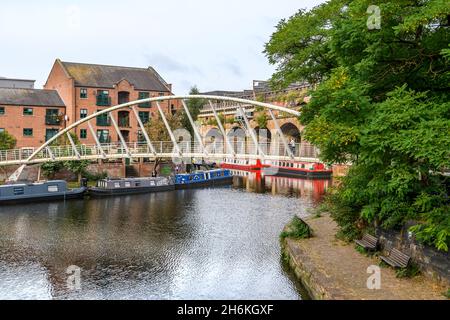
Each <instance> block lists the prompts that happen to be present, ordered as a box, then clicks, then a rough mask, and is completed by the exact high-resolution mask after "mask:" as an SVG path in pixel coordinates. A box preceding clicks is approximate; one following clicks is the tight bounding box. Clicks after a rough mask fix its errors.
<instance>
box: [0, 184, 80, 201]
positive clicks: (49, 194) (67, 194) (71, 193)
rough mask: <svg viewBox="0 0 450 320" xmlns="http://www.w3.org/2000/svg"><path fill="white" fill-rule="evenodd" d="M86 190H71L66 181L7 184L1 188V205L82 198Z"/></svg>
mask: <svg viewBox="0 0 450 320" xmlns="http://www.w3.org/2000/svg"><path fill="white" fill-rule="evenodd" d="M86 189H87V188H86V186H81V187H79V188H74V189H69V188H67V182H66V181H64V180H50V181H42V182H41V181H38V182H30V183H23V182H22V183H21V182H19V183H14V184H5V185H2V186H0V204H15V203H24V202H37V201H49V200H67V199H75V198H82V197H83V195H84V192H85V191H86Z"/></svg>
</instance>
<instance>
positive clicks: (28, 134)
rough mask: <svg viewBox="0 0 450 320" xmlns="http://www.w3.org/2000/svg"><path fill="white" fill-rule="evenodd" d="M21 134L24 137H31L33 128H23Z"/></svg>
mask: <svg viewBox="0 0 450 320" xmlns="http://www.w3.org/2000/svg"><path fill="white" fill-rule="evenodd" d="M23 135H24V136H25V137H32V136H33V129H31V128H24V129H23Z"/></svg>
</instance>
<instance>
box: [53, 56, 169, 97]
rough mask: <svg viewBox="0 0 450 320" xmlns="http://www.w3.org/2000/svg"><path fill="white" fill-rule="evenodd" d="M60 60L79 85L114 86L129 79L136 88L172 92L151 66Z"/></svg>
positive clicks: (76, 84)
mask: <svg viewBox="0 0 450 320" xmlns="http://www.w3.org/2000/svg"><path fill="white" fill-rule="evenodd" d="M60 62H61V65H62V66H63V68H64V69H65V70H66V72H67V73H68V75H69V76H70V77H72V78H73V79H74V80H75V86H77V87H94V88H114V86H115V85H116V84H118V83H119V82H120V81H122V80H127V81H128V82H129V83H130V84H131V85H133V86H134V88H135V89H136V90H146V91H161V92H170V90H169V88H168V86H167V83H166V82H165V81H164V80H163V79H162V78H161V76H159V74H158V73H157V72H156V71H155V70H154V69H153V68H151V67H149V68H134V67H120V66H108V65H100V64H87V63H76V62H64V61H60Z"/></svg>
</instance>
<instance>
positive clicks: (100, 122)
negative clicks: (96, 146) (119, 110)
mask: <svg viewBox="0 0 450 320" xmlns="http://www.w3.org/2000/svg"><path fill="white" fill-rule="evenodd" d="M98 111H101V110H97V112H98ZM110 124H111V120H109V116H108V114H107V113H103V114H101V115H98V116H97V126H109V125H110Z"/></svg>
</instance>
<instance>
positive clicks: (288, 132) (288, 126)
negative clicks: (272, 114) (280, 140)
mask: <svg viewBox="0 0 450 320" xmlns="http://www.w3.org/2000/svg"><path fill="white" fill-rule="evenodd" d="M280 129H281V132H282V133H283V135H284V136H285V137H286V139H287V140H288V141H290V140H291V139H292V138H294V140H295V142H296V143H300V142H301V131H300V129H299V128H298V127H297V126H296V125H295V124H293V123H292V122H286V123H285V124H283V125H282V126H281V127H280Z"/></svg>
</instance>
